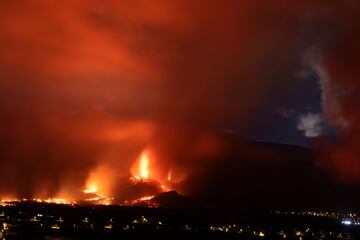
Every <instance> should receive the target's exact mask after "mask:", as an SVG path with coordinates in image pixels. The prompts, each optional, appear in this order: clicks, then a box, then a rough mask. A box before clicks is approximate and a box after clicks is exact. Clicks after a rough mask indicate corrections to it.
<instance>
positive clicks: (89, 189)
mask: <svg viewBox="0 0 360 240" xmlns="http://www.w3.org/2000/svg"><path fill="white" fill-rule="evenodd" d="M97 190H98V189H97V187H96V185H90V186H88V187H87V188H86V189H85V190H84V193H87V194H90V193H96V192H97Z"/></svg>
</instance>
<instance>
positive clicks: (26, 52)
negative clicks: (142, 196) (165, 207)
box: [0, 0, 360, 198]
mask: <svg viewBox="0 0 360 240" xmlns="http://www.w3.org/2000/svg"><path fill="white" fill-rule="evenodd" d="M359 12H360V2H359V1H357V0H339V1H337V0H334V1H328V0H327V1H325V0H319V1H310V0H301V1H300V0H299V1H284V0H271V1H262V0H247V1H236V0H223V1H205V0H198V1H190V0H189V1H187V0H173V1H166V0H156V1H147V0H134V1H126V0H124V1H122V0H120V1H119V0H117V1H115V0H106V1H96V0H80V1H71V0H64V1H59V2H50V1H45V0H29V1H25V2H24V1H8V0H3V1H1V2H0V14H1V19H0V53H1V54H0V133H1V134H0V180H1V181H0V197H1V198H6V197H64V198H76V197H77V196H79V192H81V191H83V190H84V188H86V187H87V185H89V184H95V185H96V186H97V188H98V190H99V194H101V195H104V196H105V195H106V196H121V197H123V198H125V197H124V196H126V195H127V194H128V193H129V192H133V191H134V190H131V186H130V187H129V186H127V185H126V184H128V183H124V181H125V182H126V180H124V179H126V178H127V177H128V176H129V175H134V172H136V171H137V170H134V169H137V167H136V166H137V164H138V159H139V157H140V158H141V154H142V153H144V152H146V153H149V169H148V170H149V179H150V180H153V181H156V182H159V183H163V182H165V181H170V180H166V179H167V178H168V175H169V173H170V172H171V173H172V175H173V176H172V179H171V182H170V183H168V185H171V187H172V188H174V189H175V190H178V191H179V192H181V193H183V194H189V195H196V193H200V192H203V193H204V195H203V196H209V192H211V191H212V190H211V187H210V188H209V186H211V185H216V184H215V183H212V182H211V181H207V179H210V178H212V177H211V176H214V173H213V171H214V169H221V171H222V172H221V173H218V174H215V176H227V178H226V181H227V182H228V181H230V182H235V183H236V182H238V183H240V182H241V183H242V184H243V183H244V182H245V181H246V179H245V178H236V174H235V173H234V172H232V171H233V169H239V168H242V169H246V168H247V167H249V169H250V172H252V171H254V174H255V172H256V171H257V170H256V169H257V168H259V169H263V168H264V166H268V165H267V164H268V163H269V161H270V162H272V163H273V164H270V165H271V166H272V167H274V168H273V170H269V171H274V174H275V172H276V171H277V170H276V169H278V168H277V167H275V166H277V164H278V163H279V162H277V161H276V159H278V160H279V159H281V160H279V161H280V162H281V163H284V164H280V165H282V166H283V167H284V166H286V167H285V170H284V171H280V172H276V174H280V175H281V176H282V177H283V178H282V180H284V181H286V180H287V179H288V177H289V173H290V175H291V173H292V172H294V171H297V170H294V169H297V168H299V169H303V167H304V166H305V165H306V166H307V168H306V169H307V170H306V169H305V168H304V169H303V171H300V172H302V173H304V175H302V176H301V177H300V176H299V181H298V182H296V183H295V182H292V184H293V185H296V184H298V183H299V182H303V183H304V185H309V186H310V185H311V183H309V182H311V181H310V180H309V179H310V178H311V179H312V178H313V177H314V176H315V175H316V174H318V173H319V174H320V173H321V174H323V175H324V176H326V179H327V180H326V181H325V182H326V183H328V181H329V182H332V184H335V185H336V186H337V187H336V191H338V190H339V189H340V190H341V189H345V190H346V191H348V190H347V189H348V187H356V186H358V184H359V183H360V162H359V159H358V156H359V155H360V152H359V151H360V150H359V149H360V148H359V140H360V106H359V103H360V101H359V96H360V81H359V79H358V78H359V76H360V72H359V68H358V63H359V62H360V45H359V42H360V35H359V28H360V19H359V16H360V13H359ZM254 142H270V143H271V142H272V143H280V144H283V145H284V149H288V148H289V149H292V148H291V147H290V146H289V145H295V146H298V147H299V148H297V150H293V151H294V154H295V153H297V151H300V152H301V154H304V155H301V156H305V157H304V158H306V159H304V160H301V159H300V158H299V159H297V160H292V158H297V157H296V154H295V155H288V154H287V153H286V154H285V153H284V152H287V151H288V150H284V149H282V148H281V147H280V149H282V150H279V149H278V148H277V147H276V148H273V147H270V148H268V147H267V146H265V147H264V146H253V145H252V144H253V143H254ZM249 144H250V145H249ZM279 146H281V145H279ZM245 148H247V150H246V151H245ZM269 149H270V150H269ZM274 149H275V150H274ZM299 149H305V150H304V151H308V153H309V154H308V153H306V154H305V153H303V152H302V151H303V150H299ZM260 153H261V154H260ZM259 154H260V155H259ZM276 156H277V157H276ZM259 159H261V160H259ZM298 161H300V163H299V162H298ZM285 163H286V164H285ZM226 166H228V167H229V169H228V168H227V167H226ZM264 169H265V168H264ZM269 169H272V168H271V167H270V168H269ZM286 169H289V170H286ZM264 171H265V170H264ZM227 172H229V173H230V172H232V174H226V173H227ZM265 172H266V171H265ZM309 172H311V174H310V175H307V174H309ZM268 174H270V175H268ZM229 176H230V177H229ZM231 176H232V177H231ZM254 176H257V178H258V179H257V180H256V183H255V185H254V186H257V185H259V183H263V182H266V180H267V178H268V177H269V178H271V172H270V173H269V172H267V173H266V174H264V175H256V174H255V175H254ZM328 177H329V178H328ZM314 179H316V177H314ZM329 179H330V180H329ZM276 181H277V180H276ZM314 181H315V180H314ZM189 182H191V183H192V184H193V185H194V186H196V187H194V186H190V185H191V184H190V185H189ZM279 182H281V181H280V180H279ZM290 182H291V181H290ZM219 184H220V185H221V184H224V182H221V183H219ZM278 184H279V186H280V185H281V184H280V183H278ZM324 184H325V183H324ZM300 185H301V184H300ZM325 185H326V184H325ZM276 186H277V185H276V183H274V185H272V187H274V188H275V187H276ZM316 186H317V187H318V189H321V188H323V185H321V184H319V185H316ZM342 186H344V187H342ZM282 187H283V189H288V190H289V189H290V188H288V187H287V186H282ZM279 188H280V187H279ZM129 189H130V190H129ZM214 189H216V188H214ZM214 189H213V191H220V190H219V189H220V188H219V189H218V190H214ZM329 189H330V190H329V192H330V191H331V188H329ZM340 190H339V191H340ZM345 190H344V191H345ZM248 191H250V190H248ZM285 191H287V190H285ZM291 191H292V190H289V191H288V192H291ZM314 191H316V190H314ZM194 192H196V193H195V194H194ZM205 192H206V193H205ZM348 193H351V191H350V190H349V191H348ZM198 195H201V194H198ZM210 195H211V194H210Z"/></svg>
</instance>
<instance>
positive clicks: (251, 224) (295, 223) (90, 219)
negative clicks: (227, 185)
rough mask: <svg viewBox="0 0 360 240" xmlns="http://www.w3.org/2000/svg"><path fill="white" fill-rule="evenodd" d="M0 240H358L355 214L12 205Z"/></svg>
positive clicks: (2, 217)
mask: <svg viewBox="0 0 360 240" xmlns="http://www.w3.org/2000/svg"><path fill="white" fill-rule="evenodd" d="M1 238H2V239H217V240H218V239H250V240H251V239H275V240H276V239H297V240H305V239H360V226H359V216H358V215H356V214H341V213H332V212H309V211H303V212H301V211H300V212H284V211H270V212H251V211H246V212H242V213H239V212H237V213H224V212H219V211H212V210H199V209H196V208H194V209H191V210H190V209H187V210H184V209H182V210H179V209H165V208H145V207H121V206H79V205H59V204H44V203H34V202H17V203H10V204H6V205H3V206H1V207H0V239H1Z"/></svg>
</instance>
